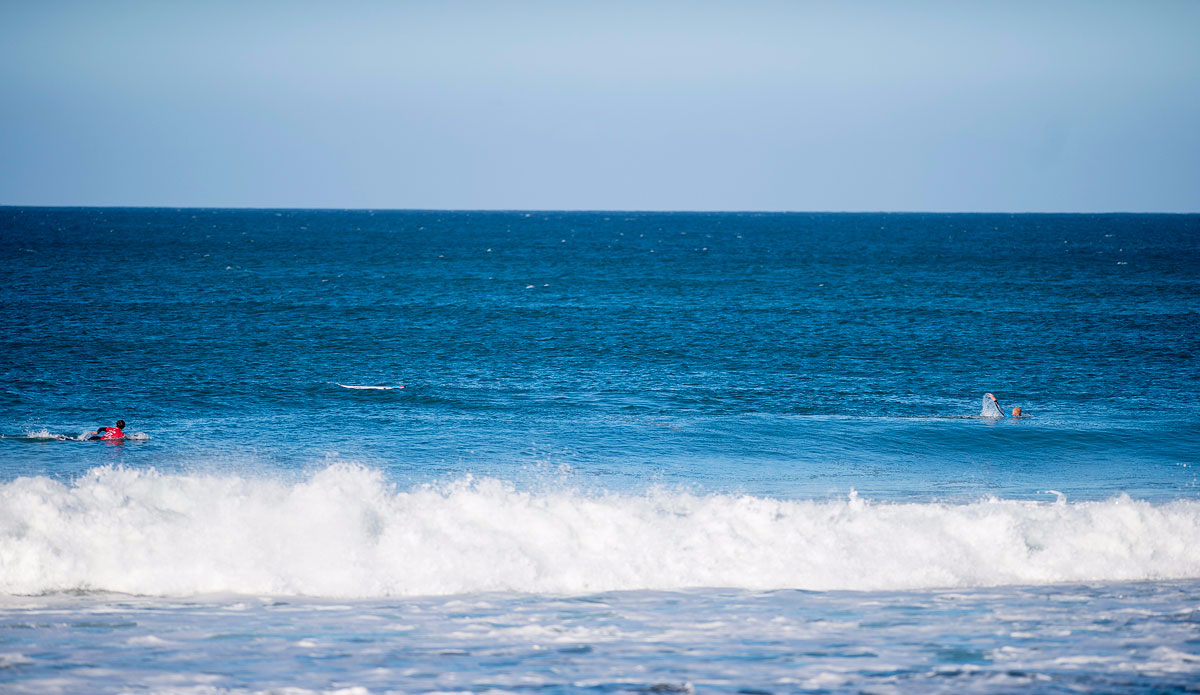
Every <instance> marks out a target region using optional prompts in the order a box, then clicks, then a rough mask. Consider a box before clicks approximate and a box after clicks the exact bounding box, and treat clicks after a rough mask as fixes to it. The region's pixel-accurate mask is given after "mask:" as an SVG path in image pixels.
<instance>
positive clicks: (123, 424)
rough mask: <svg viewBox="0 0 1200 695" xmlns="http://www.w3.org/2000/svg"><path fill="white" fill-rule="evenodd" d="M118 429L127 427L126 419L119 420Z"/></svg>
mask: <svg viewBox="0 0 1200 695" xmlns="http://www.w3.org/2000/svg"><path fill="white" fill-rule="evenodd" d="M117 429H119V430H123V429H125V421H124V420H117Z"/></svg>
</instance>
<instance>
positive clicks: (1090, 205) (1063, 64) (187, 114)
mask: <svg viewBox="0 0 1200 695" xmlns="http://www.w3.org/2000/svg"><path fill="white" fill-rule="evenodd" d="M1198 37H1200V2H1196V1H1195V0H1187V1H1182V2H1171V1H1163V2H1134V1H1130V2H1101V1H1091V2H995V3H980V2H832V1H830V2H603V3H601V2H596V3H580V2H567V1H566V0H563V1H561V2H468V1H457V2H456V1H450V2H382V1H378V2H368V1H361V2H354V1H349V2H332V1H331V2H324V3H318V2H247V3H243V2H222V1H213V2H159V1H154V2H103V1H100V2H54V1H47V2H27V3H13V2H6V3H4V4H3V5H0V152H2V153H3V156H2V157H0V204H10V205H135V206H141V205H162V206H221V207H226V206H229V207H240V206H252V207H337V208H439V209H441V208H445V209H484V208H491V209H624V210H631V209H637V210H929V211H972V210H981V211H1169V212H1177V211H1191V212H1195V211H1200V125H1198V124H1200V38H1198Z"/></svg>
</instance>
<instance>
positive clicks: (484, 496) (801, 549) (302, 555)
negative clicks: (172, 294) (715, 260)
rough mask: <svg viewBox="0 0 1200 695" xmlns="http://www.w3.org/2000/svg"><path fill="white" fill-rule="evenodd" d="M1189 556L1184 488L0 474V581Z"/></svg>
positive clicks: (991, 571) (478, 587)
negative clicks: (620, 487) (1042, 492)
mask: <svg viewBox="0 0 1200 695" xmlns="http://www.w3.org/2000/svg"><path fill="white" fill-rule="evenodd" d="M1198 576H1200V502H1198V501H1194V500H1179V501H1174V502H1170V503H1165V504H1151V503H1147V502H1141V501H1134V500H1131V499H1129V498H1128V497H1119V498H1114V499H1111V500H1107V501H1102V502H1080V503H1068V502H1066V501H1064V500H1062V499H1060V500H1059V501H1057V502H1025V501H1002V500H987V501H981V502H976V503H971V504H940V503H923V504H916V503H913V504H887V503H875V502H868V501H865V500H861V499H859V498H858V497H857V496H855V495H851V496H850V497H849V498H848V499H845V500H837V501H795V500H778V499H772V498H764V497H753V496H747V495H742V496H739V495H725V494H710V495H697V494H690V493H681V492H678V491H667V490H654V491H650V492H647V493H645V494H642V495H629V494H615V493H605V494H586V493H582V492H579V491H577V490H556V491H555V490H552V491H539V492H528V491H521V490H517V489H516V488H514V487H513V486H512V485H511V484H508V483H506V482H503V481H498V480H494V479H478V480H477V479H472V478H470V477H467V478H464V479H461V480H458V481H455V482H452V483H447V484H444V485H438V486H431V485H424V486H419V487H416V488H412V489H408V490H400V489H397V488H396V487H395V486H393V485H391V484H389V483H387V482H386V481H385V480H384V478H383V476H382V475H381V473H380V472H379V471H375V470H372V469H368V468H364V467H359V466H352V465H343V464H339V465H334V466H330V467H328V468H326V469H324V470H321V471H318V472H316V473H314V474H312V475H311V476H309V477H307V478H306V479H303V480H300V481H298V482H284V481H278V480H264V479H257V478H251V477H241V476H235V475H224V476H217V475H198V474H183V475H174V474H162V473H157V472H155V471H137V470H131V469H126V468H101V469H95V470H93V471H90V472H89V473H88V474H86V475H85V476H82V477H81V478H79V479H77V480H75V481H73V482H71V483H70V484H63V483H60V482H56V481H54V480H52V479H49V478H45V477H29V478H21V479H18V480H15V481H13V482H10V483H6V484H4V485H0V593H5V594H36V593H44V592H55V591H70V590H98V591H115V592H124V593H131V594H147V595H191V594H203V593H223V592H232V593H250V594H273V595H313V596H337V597H379V596H407V595H435V594H456V593H470V592H482V591H515V592H536V593H562V594H579V593H591V592H599V591H609V590H622V589H680V588H686V587H740V588H746V589H762V590H765V589H808V590H834V589H855V590H887V589H918V588H934V587H968V586H990V585H1002V584H1041V583H1054V582H1072V581H1110V580H1111V581H1116V580H1120V581H1126V580H1143V579H1173V578H1185V577H1198Z"/></svg>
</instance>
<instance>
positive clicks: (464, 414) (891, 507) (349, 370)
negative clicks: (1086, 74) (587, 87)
mask: <svg viewBox="0 0 1200 695" xmlns="http://www.w3.org/2000/svg"><path fill="white" fill-rule="evenodd" d="M0 242H2V243H0V268H2V269H3V278H4V281H3V283H0V299H2V300H3V306H4V307H5V310H4V311H3V313H2V314H0V375H2V378H0V435H3V439H0V689H5V688H7V689H11V690H13V691H14V692H55V691H60V692H79V691H89V692H178V693H185V692H186V693H210V692H236V693H242V692H270V691H272V689H278V688H294V689H296V690H294V691H292V692H326V691H329V692H333V691H338V692H346V693H350V692H371V693H375V692H433V691H475V692H481V691H492V692H527V691H546V692H578V691H586V692H596V693H605V692H627V691H630V692H636V691H642V692H646V691H655V692H665V691H671V690H672V689H674V690H677V691H692V690H694V691H696V692H707V691H713V692H739V691H741V692H757V691H765V692H797V691H817V692H860V691H864V690H865V691H871V692H939V691H947V692H963V691H984V692H1009V691H1012V690H1015V689H1023V690H1025V689H1030V690H1034V691H1040V692H1075V691H1078V690H1102V691H1105V692H1195V683H1197V682H1200V617H1198V616H1200V469H1197V464H1198V463H1200V433H1198V432H1197V427H1198V425H1200V407H1198V404H1197V401H1196V398H1197V395H1196V394H1197V391H1198V387H1200V363H1198V361H1197V349H1198V347H1200V311H1198V305H1197V301H1196V299H1197V298H1198V297H1200V216H1197V215H1007V214H963V215H941V214H936V215H935V214H753V213H620V212H595V213H584V212H579V213H575V212H568V213H545V212H437V211H426V212H421V211H415V212H414V211H375V212H371V211H303V210H149V209H46V208H11V207H9V208H0ZM351 387H357V388H351ZM362 387H373V388H362ZM986 392H991V393H993V394H995V396H996V397H997V398H998V399H999V402H1000V404H1001V405H1002V406H1003V407H1004V410H1005V412H1008V411H1009V410H1010V409H1011V408H1012V407H1014V406H1020V407H1021V408H1022V409H1023V411H1024V413H1025V414H1026V417H1021V418H1011V417H1009V418H996V417H981V412H982V399H983V394H984V393H986ZM118 418H122V419H124V420H126V421H127V423H128V425H127V427H126V431H127V432H128V433H130V434H131V435H135V438H131V439H130V440H127V441H125V442H123V443H119V444H113V443H103V442H90V441H80V440H79V439H80V438H81V435H82V434H83V433H84V432H86V431H89V430H94V429H95V428H96V427H97V426H101V425H111V424H112V423H113V421H115V420H116V419H118ZM331 615H337V616H346V617H345V619H337V620H330V619H329V618H330V616H331ZM4 628H8V629H4Z"/></svg>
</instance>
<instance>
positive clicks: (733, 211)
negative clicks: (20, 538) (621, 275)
mask: <svg viewBox="0 0 1200 695" xmlns="http://www.w3.org/2000/svg"><path fill="white" fill-rule="evenodd" d="M3 208H26V209H29V208H32V209H43V210H229V211H247V212H254V211H257V212H278V211H290V212H369V213H375V212H451V213H483V212H489V213H526V214H532V213H539V214H549V213H553V214H560V213H585V214H586V213H594V214H715V215H1196V214H1200V210H1196V211H1187V212H1180V211H1162V210H1090V211H1085V210H1020V211H1016V210H754V209H742V210H737V209H724V210H717V209H710V210H683V209H679V210H667V209H634V208H628V209H624V208H609V209H605V208H405V207H396V208H390V207H285V206H256V205H245V206H222V205H25V204H12V203H0V209H3Z"/></svg>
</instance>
